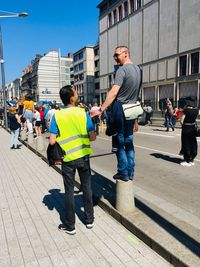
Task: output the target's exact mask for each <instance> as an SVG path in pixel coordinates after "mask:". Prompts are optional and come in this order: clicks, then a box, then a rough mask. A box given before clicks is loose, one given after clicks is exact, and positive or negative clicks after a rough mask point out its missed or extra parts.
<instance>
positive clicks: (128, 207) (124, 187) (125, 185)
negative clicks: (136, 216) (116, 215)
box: [116, 180, 135, 213]
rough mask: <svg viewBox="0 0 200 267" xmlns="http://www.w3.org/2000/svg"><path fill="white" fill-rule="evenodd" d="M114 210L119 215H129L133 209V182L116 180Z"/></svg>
mask: <svg viewBox="0 0 200 267" xmlns="http://www.w3.org/2000/svg"><path fill="white" fill-rule="evenodd" d="M116 209H117V210H118V211H119V212H121V213H130V212H133V211H134V209H135V201H134V193H133V181H132V180H130V181H128V182H124V181H121V180H116Z"/></svg>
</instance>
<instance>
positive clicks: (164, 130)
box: [152, 128, 166, 132]
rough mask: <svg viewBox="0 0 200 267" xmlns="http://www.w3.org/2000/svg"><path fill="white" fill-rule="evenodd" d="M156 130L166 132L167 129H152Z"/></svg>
mask: <svg viewBox="0 0 200 267" xmlns="http://www.w3.org/2000/svg"><path fill="white" fill-rule="evenodd" d="M152 130H153V131H154V132H166V129H165V128H164V129H152Z"/></svg>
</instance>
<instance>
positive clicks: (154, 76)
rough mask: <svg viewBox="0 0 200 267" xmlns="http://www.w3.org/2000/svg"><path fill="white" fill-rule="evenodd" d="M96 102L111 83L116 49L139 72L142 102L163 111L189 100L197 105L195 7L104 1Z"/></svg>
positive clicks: (198, 27)
mask: <svg viewBox="0 0 200 267" xmlns="http://www.w3.org/2000/svg"><path fill="white" fill-rule="evenodd" d="M98 8H99V49H100V59H101V60H100V94H101V100H102V101H103V100H104V98H105V93H106V92H107V90H108V88H109V87H110V86H111V84H112V82H113V75H114V71H115V67H116V66H115V64H116V63H115V61H114V59H113V53H114V49H115V47H116V46H119V45H126V46H128V47H129V48H130V53H131V58H132V59H133V61H134V63H136V64H139V65H140V66H141V67H142V69H143V88H142V92H141V98H142V102H144V103H147V102H148V103H151V105H152V106H153V107H154V109H158V110H159V109H162V103H163V100H164V99H165V98H166V97H168V98H170V99H171V100H172V101H173V103H174V105H178V104H180V103H181V100H183V99H184V98H187V97H190V98H192V100H193V101H194V103H195V104H196V105H197V106H199V105H200V104H199V103H200V102H199V101H200V100H199V99H200V67H199V65H200V64H199V61H200V60H199V52H200V19H199V10H200V1H199V0H189V1H188V0H167V1H166V0H104V1H102V2H101V3H100V4H99V5H98Z"/></svg>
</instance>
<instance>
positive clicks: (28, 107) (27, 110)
mask: <svg viewBox="0 0 200 267" xmlns="http://www.w3.org/2000/svg"><path fill="white" fill-rule="evenodd" d="M23 105H24V111H23V114H24V115H23V117H24V118H25V119H26V127H27V129H28V132H29V133H33V118H34V114H33V110H34V101H33V100H32V96H31V95H30V94H27V95H26V96H25V100H24V102H23Z"/></svg>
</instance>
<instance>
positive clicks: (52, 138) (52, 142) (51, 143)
mask: <svg viewBox="0 0 200 267" xmlns="http://www.w3.org/2000/svg"><path fill="white" fill-rule="evenodd" d="M56 137H57V135H56V134H53V133H51V134H50V137H49V144H50V145H54V144H55V143H56Z"/></svg>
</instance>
